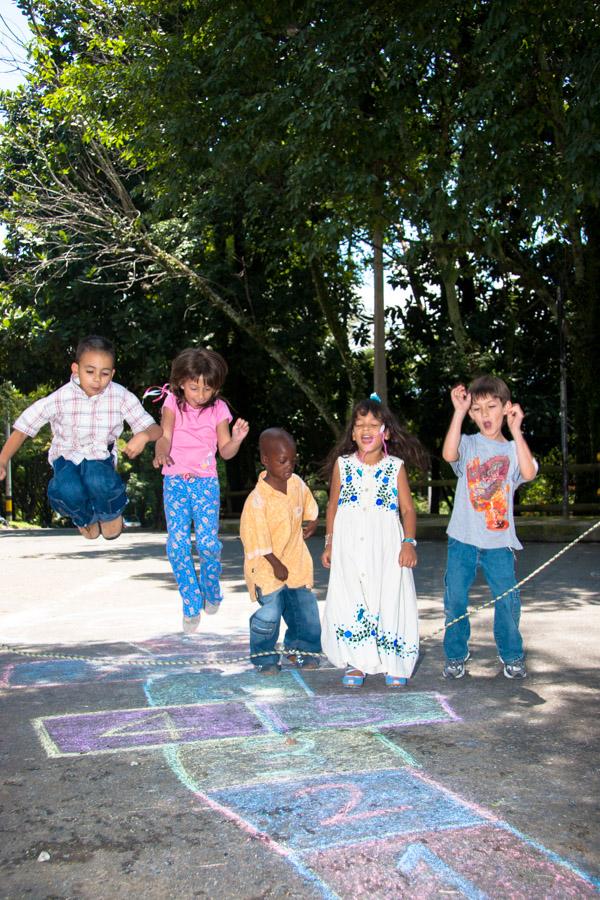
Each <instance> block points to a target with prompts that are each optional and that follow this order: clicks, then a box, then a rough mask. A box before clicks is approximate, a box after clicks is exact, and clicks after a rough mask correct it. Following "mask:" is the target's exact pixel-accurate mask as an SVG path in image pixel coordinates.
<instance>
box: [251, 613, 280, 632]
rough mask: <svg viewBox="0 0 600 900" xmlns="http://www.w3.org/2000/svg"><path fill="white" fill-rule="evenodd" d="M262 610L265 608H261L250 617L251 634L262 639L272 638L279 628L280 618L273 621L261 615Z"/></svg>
mask: <svg viewBox="0 0 600 900" xmlns="http://www.w3.org/2000/svg"><path fill="white" fill-rule="evenodd" d="M261 612H263V610H262V609H259V610H257V611H256V612H255V613H254V615H253V616H251V617H250V635H251V636H254V637H257V638H262V639H265V638H272V637H274V636H275V635H276V633H277V631H278V630H279V620H277V621H273V619H270V618H266V617H264V616H261V615H260V613H261Z"/></svg>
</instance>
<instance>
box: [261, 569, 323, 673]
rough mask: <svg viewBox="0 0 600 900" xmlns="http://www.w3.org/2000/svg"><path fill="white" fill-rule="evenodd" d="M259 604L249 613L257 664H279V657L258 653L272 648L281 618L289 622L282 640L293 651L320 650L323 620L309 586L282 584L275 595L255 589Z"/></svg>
mask: <svg viewBox="0 0 600 900" xmlns="http://www.w3.org/2000/svg"><path fill="white" fill-rule="evenodd" d="M256 599H257V601H258V603H259V607H258V609H257V610H256V612H255V613H254V614H253V615H251V616H250V658H251V660H252V662H253V663H254V665H255V666H268V665H277V663H278V662H279V657H278V656H277V655H276V654H275V653H273V654H272V655H269V656H255V654H257V653H261V652H266V651H268V650H273V649H274V648H275V644H276V643H277V638H278V636H279V626H280V624H281V618H282V617H283V620H284V622H285V624H286V625H287V630H286V633H285V637H284V640H283V644H284V646H285V647H289V648H290V649H291V650H308V651H309V652H311V653H320V652H321V621H320V619H319V608H318V606H317V598H316V597H315V595H314V593H313V592H312V591H311V590H309V589H308V588H304V587H299V588H290V587H288V586H287V585H283V586H282V587H280V588H279V589H278V590H277V591H273V593H272V594H264V595H263V593H262V591H261V589H260V588H258V587H257V589H256Z"/></svg>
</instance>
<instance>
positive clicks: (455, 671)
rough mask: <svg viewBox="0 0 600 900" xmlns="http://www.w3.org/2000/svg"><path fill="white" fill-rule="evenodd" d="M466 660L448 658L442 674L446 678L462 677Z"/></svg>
mask: <svg viewBox="0 0 600 900" xmlns="http://www.w3.org/2000/svg"><path fill="white" fill-rule="evenodd" d="M467 659H468V657H467ZM465 662H466V660H464V659H449V660H447V661H446V665H445V666H444V669H443V671H442V675H443V676H444V678H462V677H463V675H464V674H465Z"/></svg>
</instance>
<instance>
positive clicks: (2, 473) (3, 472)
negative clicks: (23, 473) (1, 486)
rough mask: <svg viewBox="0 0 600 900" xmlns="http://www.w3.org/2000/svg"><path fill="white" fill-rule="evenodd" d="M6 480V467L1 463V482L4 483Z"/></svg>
mask: <svg viewBox="0 0 600 900" xmlns="http://www.w3.org/2000/svg"><path fill="white" fill-rule="evenodd" d="M5 478H6V466H5V464H4V463H2V462H0V481H4V479H5Z"/></svg>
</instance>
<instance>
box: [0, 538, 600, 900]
mask: <svg viewBox="0 0 600 900" xmlns="http://www.w3.org/2000/svg"><path fill="white" fill-rule="evenodd" d="M321 544H322V540H321V539H320V538H314V539H312V540H311V542H310V547H311V551H312V552H313V555H314V557H315V562H316V564H315V573H316V580H317V591H318V595H319V600H320V601H321V602H320V606H321V608H322V601H324V597H325V589H326V578H327V573H326V572H325V571H324V570H323V569H322V568H321V566H320V564H319V562H318V553H319V552H320V548H321ZM563 547H564V544H550V543H535V544H534V543H531V544H528V545H526V547H525V550H524V551H523V552H522V553H520V554H519V577H524V576H525V575H527V574H528V573H530V572H532V571H534V570H535V569H536V568H537V567H538V566H540V565H541V564H543V563H544V562H545V561H546V560H548V559H550V558H551V557H552V556H553V555H554V554H556V553H557V552H559V551H560V550H561V549H563ZM444 557H445V545H444V543H443V542H442V541H420V543H419V566H418V569H417V570H416V576H415V577H416V582H417V592H418V596H419V611H420V623H421V641H422V654H421V658H420V660H419V664H418V667H417V670H416V672H415V675H414V678H413V679H411V682H410V683H409V685H408V686H407V687H406V688H405V689H402V690H390V689H388V688H386V687H385V686H384V683H383V676H376V677H371V678H368V679H367V681H366V683H365V686H364V687H363V688H361V689H358V690H356V689H355V690H348V689H344V688H343V687H342V686H341V683H340V678H341V672H340V671H339V670H335V669H333V668H332V667H331V666H330V665H329V663H328V662H327V661H326V660H322V663H321V668H320V669H319V670H317V671H302V670H298V669H297V668H295V667H293V666H291V665H289V664H287V663H286V664H285V665H284V668H283V670H282V673H281V674H280V675H279V676H276V677H271V678H267V677H264V676H262V677H261V676H258V675H256V674H255V673H254V671H253V670H252V668H251V666H250V665H249V664H248V662H247V652H248V616H249V614H250V612H251V604H250V601H249V598H248V596H247V594H246V590H245V586H244V582H243V577H242V568H241V545H240V543H239V540H238V539H237V538H236V536H235V535H231V534H224V535H223V585H224V593H225V599H224V602H223V605H222V608H221V609H220V611H219V613H218V614H217V615H216V616H212V617H203V618H202V621H201V625H200V630H199V632H198V634H196V635H193V636H186V635H183V634H182V633H181V611H180V601H179V597H178V593H177V590H176V588H175V586H174V582H173V578H172V574H171V571H170V567H169V565H168V562H167V560H166V557H165V551H164V535H162V534H155V533H144V532H141V531H139V530H131V531H128V532H126V533H124V534H123V535H122V537H121V538H119V540H118V541H115V542H112V543H110V544H107V543H105V542H103V541H102V539H100V540H98V541H94V542H89V541H85V540H84V539H83V538H81V537H80V536H79V535H78V534H76V533H75V532H70V531H57V530H32V531H28V532H23V531H13V530H2V531H0V571H1V574H2V577H1V594H0V641H2V642H3V643H4V644H8V645H11V646H12V647H18V648H19V649H20V650H21V651H22V652H20V653H17V652H14V651H11V650H6V649H5V650H4V652H3V653H2V656H1V658H0V664H1V668H0V688H1V691H0V710H1V714H2V729H1V732H0V735H1V743H2V754H3V762H2V775H1V777H0V784H1V785H2V800H1V803H2V826H3V832H4V838H3V841H2V847H1V849H0V885H1V896H2V897H5V898H11V900H12V898H21V897H33V898H61V900H62V898H64V900H66V898H121V897H123V898H125V897H128V898H129V897H131V896H144V897H148V898H163V897H164V898H166V897H169V898H170V897H177V898H188V897H189V898H192V897H205V898H218V900H221V898H223V900H225V898H243V900H258V898H284V897H292V898H312V897H341V898H362V897H374V898H390V897H407V898H408V897H410V898H415V897H418V898H419V900H420V898H425V897H426V898H430V897H431V898H443V897H444V898H446V897H448V896H456V897H461V896H464V897H467V898H478V900H479V898H484V897H489V898H494V900H496V898H505V897H506V898H509V897H510V898H511V900H514V898H530V897H531V898H539V897H549V898H550V897H552V898H553V897H556V898H563V897H591V896H597V895H598V893H599V886H600V880H599V879H600V854H599V847H600V836H599V835H600V830H599V828H598V800H597V798H598V794H599V790H598V787H599V786H598V777H597V776H598V762H597V759H598V751H597V747H598V736H599V735H598V732H599V731H600V725H599V721H600V717H599V715H598V686H599V678H598V652H597V645H598V634H599V625H600V597H599V592H598V586H599V584H600V547H599V545H598V544H596V543H586V544H579V545H577V546H576V547H574V548H572V549H571V550H570V551H569V552H568V553H567V554H564V555H563V556H561V557H560V558H559V559H558V560H557V561H556V562H554V563H553V564H551V565H550V566H549V567H548V568H546V569H544V571H543V572H541V573H540V574H539V575H537V576H536V577H535V578H533V579H532V580H531V581H529V582H528V583H527V584H526V585H525V586H524V588H523V592H522V603H523V616H522V630H523V635H524V638H525V643H526V647H527V653H528V668H529V676H528V678H527V679H526V680H524V681H509V680H507V679H506V678H504V676H503V675H502V672H501V667H500V665H499V662H498V659H497V656H496V652H495V647H494V643H493V637H492V612H491V610H489V609H487V610H485V611H482V612H480V613H475V614H474V615H473V617H472V628H473V634H472V650H473V659H472V661H471V663H470V665H469V672H468V675H467V676H466V677H465V678H463V679H461V680H460V681H457V682H447V681H444V680H443V679H442V678H441V676H440V673H441V667H442V652H441V637H440V635H439V634H438V633H436V632H438V631H439V629H440V627H441V626H442V624H443V619H442V608H441V607H442V599H441V598H442V580H443V570H444ZM473 599H474V602H475V604H477V603H478V602H482V601H485V600H487V599H488V594H487V588H486V587H485V585H484V584H483V583H480V582H478V583H477V585H476V588H475V590H474V593H473ZM27 651H28V652H29V654H30V655H27ZM46 654H48V655H46Z"/></svg>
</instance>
